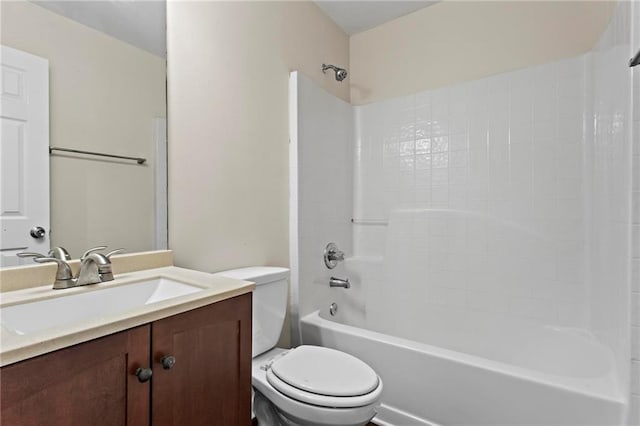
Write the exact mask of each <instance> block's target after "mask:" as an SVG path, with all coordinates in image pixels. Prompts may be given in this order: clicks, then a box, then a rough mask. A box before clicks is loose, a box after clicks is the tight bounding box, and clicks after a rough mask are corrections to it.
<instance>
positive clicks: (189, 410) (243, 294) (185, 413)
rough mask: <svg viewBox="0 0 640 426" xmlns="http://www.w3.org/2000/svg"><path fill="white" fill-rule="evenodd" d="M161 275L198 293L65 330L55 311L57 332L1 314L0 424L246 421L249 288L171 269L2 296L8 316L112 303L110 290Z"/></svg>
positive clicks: (248, 407)
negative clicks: (85, 301) (32, 308)
mask: <svg viewBox="0 0 640 426" xmlns="http://www.w3.org/2000/svg"><path fill="white" fill-rule="evenodd" d="M158 277H160V278H162V279H167V280H169V279H171V280H176V282H177V281H178V280H179V282H180V283H184V284H185V285H191V284H193V285H194V286H196V285H197V286H199V291H197V292H193V293H190V294H185V295H178V296H175V297H171V298H168V299H166V300H161V301H153V300H152V301H151V303H147V304H146V305H144V306H136V307H133V308H130V309H129V308H127V310H126V311H125V312H116V313H112V314H110V313H108V314H101V315H100V317H98V318H85V319H83V320H82V321H81V323H80V324H76V323H73V324H64V323H60V324H58V323H56V322H55V315H56V314H60V315H63V313H62V312H57V313H56V312H54V311H51V312H44V313H43V314H44V315H52V324H54V325H53V326H51V327H47V326H40V325H39V324H35V325H32V326H31V327H30V328H29V327H28V326H25V327H23V326H22V325H18V326H16V325H15V324H16V320H15V319H12V318H13V317H12V316H11V315H6V316H5V315H2V321H1V322H0V324H1V325H2V327H1V329H0V338H1V339H2V344H1V345H0V360H1V362H2V367H1V368H0V378H1V380H0V401H1V412H0V416H1V418H2V422H3V424H5V423H6V424H20V425H41V424H48V425H62V424H87V425H88V424H91V425H105V426H106V425H109V426H112V425H125V424H126V425H148V424H154V425H165V424H166V425H178V424H185V425H186V424H188V425H198V424H203V425H204V424H219V425H248V424H249V423H250V419H251V299H252V296H251V291H252V290H253V284H252V283H249V282H243V281H237V280H231V279H227V278H221V277H213V276H212V275H210V274H204V273H200V272H196V271H189V270H184V269H181V268H176V267H166V268H159V269H152V270H146V271H139V272H135V273H131V274H125V275H124V277H122V278H117V279H116V280H115V281H113V284H109V285H105V286H103V285H102V284H100V285H99V286H103V287H98V288H84V289H71V290H58V291H55V292H54V291H53V290H49V289H48V288H44V287H38V288H32V289H24V290H21V291H12V292H5V293H3V294H2V296H3V299H2V308H3V311H4V312H2V313H3V314H4V313H5V312H8V313H9V314H12V313H11V311H10V310H9V308H12V307H15V306H18V305H23V306H27V305H28V304H29V303H43V302H44V303H49V304H50V303H53V302H58V301H59V300H61V298H71V299H68V300H71V302H70V303H75V302H74V301H73V298H74V297H77V296H81V297H91V296H92V295H93V294H98V295H100V296H101V297H104V298H105V299H106V300H107V302H106V303H107V304H108V298H109V293H108V291H111V290H113V289H114V288H116V287H119V288H120V289H127V288H137V287H139V286H140V284H141V283H142V284H144V283H146V282H149V280H157V279H158ZM127 286H129V287H127ZM167 288H169V287H165V288H160V289H156V290H154V293H153V295H152V296H151V297H150V298H149V299H150V300H151V299H153V298H156V297H158V295H159V294H161V293H163V292H165V293H166V289H167ZM105 290H108V291H107V292H105ZM67 291H69V292H70V293H68V294H62V292H67ZM136 291H137V290H136ZM91 292H93V294H89V293H91ZM87 294H89V295H88V296H87ZM103 295H104V296H103ZM34 300H35V301H34ZM66 303H69V302H66ZM36 306H37V307H38V308H40V307H41V306H42V307H45V308H47V306H48V307H49V308H50V307H51V306H54V305H51V306H50V305H44V304H42V305H36ZM54 307H55V306H54ZM49 308H47V309H49ZM81 310H82V309H81V308H80V307H78V311H81ZM21 327H23V328H21ZM42 327H44V328H42Z"/></svg>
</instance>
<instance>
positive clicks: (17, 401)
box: [0, 325, 150, 426]
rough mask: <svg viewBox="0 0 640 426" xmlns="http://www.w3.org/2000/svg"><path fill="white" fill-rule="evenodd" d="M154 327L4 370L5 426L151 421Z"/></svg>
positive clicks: (114, 425)
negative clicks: (142, 378) (141, 375)
mask: <svg viewBox="0 0 640 426" xmlns="http://www.w3.org/2000/svg"><path fill="white" fill-rule="evenodd" d="M149 336H150V326H149V325H145V326H141V327H137V328H134V329H131V330H128V331H123V332H121V333H117V334H113V335H111V336H106V337H103V338H100V339H96V340H93V341H90V342H87V343H83V344H80V345H76V346H72V347H69V348H66V349H61V350H59V351H56V352H52V353H49V354H46V355H42V356H39V357H36V358H32V359H29V360H26V361H22V362H18V363H16V364H11V365H8V366H6V367H3V368H2V369H0V407H1V408H0V410H1V411H0V413H1V414H0V415H1V418H2V424H7V425H21V426H31V425H33V426H41V425H48V426H57V425H60V426H62V425H65V426H66V425H93V426H101V425H104V426H118V425H123V426H124V425H129V426H142V425H147V424H148V420H149V387H150V385H149V382H146V383H140V382H138V379H137V377H136V376H134V375H133V374H134V372H135V370H136V369H137V368H138V367H140V366H143V367H147V366H148V365H149Z"/></svg>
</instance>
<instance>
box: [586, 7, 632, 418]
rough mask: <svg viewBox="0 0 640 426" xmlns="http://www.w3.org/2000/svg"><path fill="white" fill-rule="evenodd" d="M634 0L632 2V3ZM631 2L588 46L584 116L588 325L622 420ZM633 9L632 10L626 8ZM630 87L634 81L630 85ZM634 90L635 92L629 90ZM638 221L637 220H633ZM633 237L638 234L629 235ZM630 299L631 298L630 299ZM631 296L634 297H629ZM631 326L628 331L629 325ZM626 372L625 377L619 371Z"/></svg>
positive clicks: (626, 354) (626, 333)
mask: <svg viewBox="0 0 640 426" xmlns="http://www.w3.org/2000/svg"><path fill="white" fill-rule="evenodd" d="M633 7H635V6H633ZM631 8H632V3H631V2H626V1H623V2H620V3H619V4H618V7H617V10H616V13H615V14H614V16H613V18H612V20H611V22H610V24H609V26H608V27H607V29H606V31H605V33H604V34H603V35H602V37H601V38H600V40H599V42H598V44H597V46H596V48H595V49H594V50H593V53H592V60H591V63H590V70H589V74H590V76H591V80H590V84H589V88H590V92H589V93H590V95H591V96H592V99H590V101H589V103H588V105H589V106H590V108H591V111H590V116H591V117H593V119H592V120H589V122H588V126H587V128H588V132H589V134H590V139H591V143H590V144H589V145H588V152H587V167H588V172H589V178H590V180H591V183H590V185H589V186H590V191H589V193H590V197H591V200H590V205H589V206H590V215H591V218H590V224H591V227H590V229H589V234H588V235H589V238H590V242H589V245H590V250H589V252H590V259H589V269H588V271H589V272H588V276H589V279H590V298H591V310H590V329H591V330H592V331H593V332H594V333H595V334H596V335H597V336H598V338H599V339H600V340H601V341H603V342H606V343H607V344H608V345H609V346H611V347H612V348H613V350H614V353H615V354H616V357H617V364H618V368H619V369H620V370H621V371H620V374H621V377H622V380H621V383H623V384H625V385H626V386H629V388H630V393H631V399H630V400H631V404H630V407H629V408H630V416H629V424H635V425H637V424H638V409H639V408H638V398H637V394H638V385H639V384H640V382H639V381H640V374H639V372H638V363H637V361H635V360H633V358H637V357H638V354H637V353H635V354H634V353H633V352H637V344H638V341H637V340H636V341H635V342H632V343H631V346H632V347H633V346H635V349H632V355H631V358H632V361H631V365H629V346H630V345H629V330H630V329H631V332H632V335H633V334H635V336H636V339H637V327H629V318H630V315H629V313H628V311H627V309H625V308H627V307H629V305H631V306H630V308H631V323H632V324H633V323H636V322H637V319H634V314H633V310H634V309H633V308H634V307H633V304H634V299H635V296H634V293H633V291H632V288H631V286H630V285H629V284H628V283H629V282H633V281H630V279H629V275H630V265H631V263H632V262H630V260H631V259H630V256H629V255H630V254H631V257H633V256H637V253H633V249H632V252H631V253H630V252H629V245H630V244H629V243H630V240H631V239H632V238H631V235H632V234H634V233H635V231H634V230H633V228H632V227H631V223H632V222H633V220H637V218H636V219H633V218H632V217H631V211H632V208H631V205H632V203H631V201H632V200H631V197H632V178H631V176H632V166H633V155H632V152H633V148H632V143H631V141H632V140H633V137H635V138H637V134H636V135H635V136H632V123H633V117H632V109H631V108H632V96H631V93H632V91H633V90H634V89H633V86H632V70H631V69H630V68H629V67H628V66H626V64H627V63H628V61H629V58H630V56H631V45H630V44H631V43H630V42H631V33H632V25H633V23H634V20H633V19H631V17H632V9H631ZM633 13H637V12H633ZM635 90H636V91H637V88H636V89H635ZM636 96H637V95H636ZM635 228H637V227H635ZM633 244H635V245H637V244H638V243H637V242H633ZM630 301H631V303H629V302H630ZM636 303H637V300H636ZM634 328H635V331H634ZM627 377H630V378H631V380H630V381H629V380H627V379H626V378H627Z"/></svg>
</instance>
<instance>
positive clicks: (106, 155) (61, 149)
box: [49, 146, 147, 164]
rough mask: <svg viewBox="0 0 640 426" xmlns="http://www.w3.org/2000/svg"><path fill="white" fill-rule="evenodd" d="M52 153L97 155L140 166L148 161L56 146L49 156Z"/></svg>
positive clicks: (51, 147)
mask: <svg viewBox="0 0 640 426" xmlns="http://www.w3.org/2000/svg"><path fill="white" fill-rule="evenodd" d="M52 151H63V152H73V153H76V154H86V155H95V156H98V157H109V158H119V159H121V160H133V161H135V162H137V163H138V164H144V163H145V162H146V161H147V159H146V158H141V157H126V156H123V155H114V154H104V153H102V152H92V151H82V150H80V149H69V148H58V147H55V146H50V147H49V154H51V152H52Z"/></svg>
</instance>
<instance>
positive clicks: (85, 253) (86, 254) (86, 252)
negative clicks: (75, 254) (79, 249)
mask: <svg viewBox="0 0 640 426" xmlns="http://www.w3.org/2000/svg"><path fill="white" fill-rule="evenodd" d="M106 248H107V246H98V247H93V248H90V249H89V250H87V251H85V252H84V253H83V254H82V256H80V260H84V259H85V258H86V257H87V256H89V255H90V254H91V253H93V252H94V251H99V250H104V249H106Z"/></svg>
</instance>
